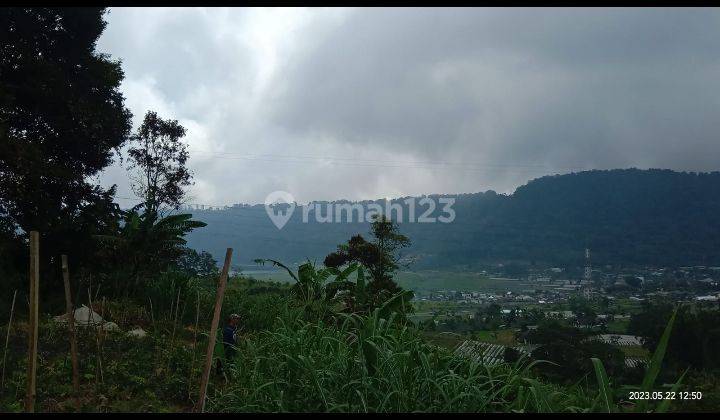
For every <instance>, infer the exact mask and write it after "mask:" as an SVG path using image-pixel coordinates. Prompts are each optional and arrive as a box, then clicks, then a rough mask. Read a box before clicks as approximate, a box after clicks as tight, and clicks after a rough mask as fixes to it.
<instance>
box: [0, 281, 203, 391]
mask: <svg viewBox="0 0 720 420" xmlns="http://www.w3.org/2000/svg"><path fill="white" fill-rule="evenodd" d="M16 298H17V290H15V293H13V300H12V305H11V306H10V320H9V321H8V326H7V334H5V352H4V353H3V361H2V381H0V395H2V394H3V393H5V359H6V358H7V351H8V345H9V344H10V331H11V329H12V322H13V317H14V316H15V299H16ZM193 357H194V355H193Z"/></svg>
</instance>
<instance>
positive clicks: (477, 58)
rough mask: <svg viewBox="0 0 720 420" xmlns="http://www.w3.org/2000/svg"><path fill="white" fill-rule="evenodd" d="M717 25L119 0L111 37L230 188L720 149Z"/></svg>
mask: <svg viewBox="0 0 720 420" xmlns="http://www.w3.org/2000/svg"><path fill="white" fill-rule="evenodd" d="M718 40H720V10H718V9H679V8H673V9H632V8H624V9H557V8H553V9H516V8H514V9H370V10H367V9H348V10H345V9H343V10H336V9H310V10H307V9H294V10H285V9H281V10H275V9H273V10H266V9H229V10H228V9H223V10H218V9H207V10H206V9H191V10H186V9H180V10H175V9H173V10H170V11H164V10H153V11H150V12H147V11H145V10H141V9H113V13H112V14H111V16H110V18H109V26H108V31H107V33H106V35H104V39H103V40H102V41H103V42H101V44H102V45H101V46H102V47H104V48H105V49H106V50H107V51H108V52H110V53H111V54H113V56H115V57H119V58H121V59H122V60H123V63H124V64H123V67H124V69H125V70H126V75H127V78H126V82H125V84H124V89H125V92H126V95H127V97H128V104H129V106H131V109H132V111H133V112H134V113H135V114H140V115H142V114H143V113H144V112H145V110H146V109H150V108H152V109H158V110H159V111H160V113H161V114H163V115H166V116H171V117H173V118H178V119H180V120H181V122H182V123H183V124H185V125H186V126H187V127H188V131H189V134H188V141H189V143H190V145H191V147H192V148H193V149H194V150H199V151H200V153H194V154H193V158H192V161H191V164H192V166H193V169H194V170H195V174H196V180H197V185H196V186H195V188H194V190H193V194H194V195H195V197H196V198H197V200H198V201H204V202H213V203H232V202H236V201H253V202H262V201H263V199H264V197H265V195H266V194H268V193H269V192H271V191H272V190H275V189H284V190H286V191H290V192H292V193H293V194H295V195H296V198H299V199H301V200H309V199H334V198H353V199H357V198H375V197H380V196H386V195H406V194H422V193H433V192H449V193H455V192H472V191H479V190H485V189H490V188H492V189H496V190H498V191H504V192H511V191H512V190H513V189H514V187H516V186H518V185H520V184H522V183H524V182H526V181H527V180H529V179H531V178H534V177H537V176H541V175H544V174H551V173H563V172H568V171H571V170H582V169H591V168H615V167H629V166H637V167H665V168H672V169H678V170H715V169H718V166H717V165H718V163H717V162H720V141H719V140H720V139H718V133H720V78H718V74H720V41H718ZM248 154H252V155H255V156H256V157H255V158H252V159H248V158H247V156H245V157H242V156H241V157H238V155H243V156H244V155H248ZM258 155H261V156H264V157H260V158H258V157H257V156H258ZM308 156H309V157H310V158H308ZM324 157H328V159H324ZM118 179H120V178H118ZM237 180H242V182H238V181H237Z"/></svg>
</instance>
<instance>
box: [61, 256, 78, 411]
mask: <svg viewBox="0 0 720 420" xmlns="http://www.w3.org/2000/svg"><path fill="white" fill-rule="evenodd" d="M60 258H61V259H62V273H63V282H64V283H65V310H66V312H67V321H68V330H69V332H70V358H71V360H72V375H73V376H72V380H73V392H74V393H75V408H76V409H77V411H80V373H79V368H78V354H77V335H76V334H75V311H74V310H73V304H72V296H71V295H70V294H71V292H70V270H69V268H68V258H67V255H62V256H61V257H60Z"/></svg>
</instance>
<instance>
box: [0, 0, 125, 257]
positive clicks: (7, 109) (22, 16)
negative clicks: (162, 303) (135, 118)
mask: <svg viewBox="0 0 720 420" xmlns="http://www.w3.org/2000/svg"><path fill="white" fill-rule="evenodd" d="M104 13H105V10H104V8H2V9H0V218H2V223H0V225H1V226H4V227H5V229H3V231H4V234H3V238H2V240H3V241H4V242H5V243H6V244H7V243H9V242H11V241H13V239H15V238H13V237H12V235H13V234H15V233H16V232H21V231H20V229H21V230H22V231H24V232H27V231H29V230H38V231H40V234H41V237H42V243H43V248H42V249H43V252H42V255H43V262H44V263H45V264H47V262H48V258H50V257H52V256H55V255H56V254H57V253H59V252H60V251H63V252H67V251H68V250H69V249H70V248H72V247H74V248H78V247H83V246H85V245H86V243H85V241H87V243H88V244H89V243H90V241H91V239H90V237H91V235H92V234H93V233H97V232H99V231H102V230H103V228H104V226H105V225H108V224H111V223H113V221H115V220H117V218H116V216H117V214H115V213H116V210H117V206H116V205H114V204H113V203H112V197H113V195H114V187H113V188H110V189H103V188H101V187H100V186H99V185H96V184H94V183H93V182H91V179H92V177H93V176H95V175H97V174H98V173H99V172H100V171H101V170H102V169H103V168H105V167H107V166H108V165H109V164H111V163H112V161H113V150H114V149H115V150H117V149H119V147H120V146H122V145H123V143H124V142H125V140H126V138H127V136H128V134H129V131H130V128H131V122H130V118H131V114H130V112H129V111H128V110H127V109H126V108H125V106H124V98H123V96H122V94H121V93H120V91H119V90H118V89H119V87H120V82H121V81H122V79H123V72H122V70H121V67H120V63H119V62H118V61H113V60H111V59H110V58H109V57H108V56H107V55H105V54H100V53H97V52H96V51H95V45H96V41H97V39H98V38H99V37H100V35H101V34H102V32H103V30H104V29H105V25H106V22H105V21H104V19H103V15H104ZM0 234H2V233H0ZM20 236H22V234H21V235H20ZM84 254H85V255H87V253H84ZM78 257H80V255H78Z"/></svg>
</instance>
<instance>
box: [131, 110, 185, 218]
mask: <svg viewBox="0 0 720 420" xmlns="http://www.w3.org/2000/svg"><path fill="white" fill-rule="evenodd" d="M184 136H185V128H184V127H183V126H182V125H180V124H179V123H178V122H177V121H176V120H164V119H162V118H160V117H158V115H157V113H156V112H154V111H148V113H147V114H145V119H144V120H143V123H142V125H141V126H140V128H139V129H138V131H137V133H136V134H135V135H133V136H132V147H131V148H130V149H129V150H128V155H130V163H131V166H130V170H133V169H134V170H135V173H134V174H133V176H132V178H133V184H132V188H133V191H134V192H135V194H136V195H137V196H138V197H140V198H142V199H143V201H144V203H143V206H144V207H145V211H147V212H148V213H149V214H156V213H157V212H158V211H162V210H164V209H166V208H168V207H170V208H175V209H177V208H178V207H179V206H180V204H182V200H183V198H184V197H185V190H184V188H185V187H187V186H189V185H192V181H191V179H192V174H191V173H190V171H189V170H188V168H187V166H186V163H187V159H188V157H189V154H188V152H187V146H186V145H185V144H184V143H182V142H181V141H180V139H182V137H184Z"/></svg>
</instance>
